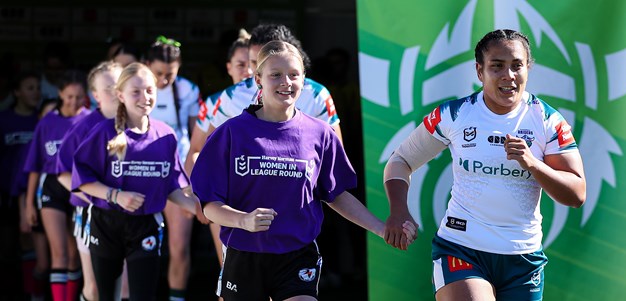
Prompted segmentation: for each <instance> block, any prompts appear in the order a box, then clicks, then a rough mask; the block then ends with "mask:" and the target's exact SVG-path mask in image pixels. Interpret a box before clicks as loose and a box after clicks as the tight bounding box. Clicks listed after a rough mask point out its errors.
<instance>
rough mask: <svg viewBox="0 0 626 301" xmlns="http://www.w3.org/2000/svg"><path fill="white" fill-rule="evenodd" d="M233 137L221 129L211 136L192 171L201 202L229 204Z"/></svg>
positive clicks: (195, 188) (192, 184)
mask: <svg viewBox="0 0 626 301" xmlns="http://www.w3.org/2000/svg"><path fill="white" fill-rule="evenodd" d="M230 140H231V135H230V131H229V129H228V128H225V127H220V128H218V129H216V130H215V131H214V132H213V134H211V136H209V138H208V140H207V142H206V143H205V145H204V147H203V148H202V150H201V151H200V154H199V155H198V159H197V160H196V164H195V165H194V167H193V170H192V171H191V186H192V187H193V192H194V193H195V194H196V195H197V196H198V198H199V199H200V202H202V203H208V202H215V201H220V202H223V203H227V195H228V181H229V170H230V163H231V162H230V158H231V156H230V151H229V145H230Z"/></svg>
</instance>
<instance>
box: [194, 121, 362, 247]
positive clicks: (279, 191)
mask: <svg viewBox="0 0 626 301" xmlns="http://www.w3.org/2000/svg"><path fill="white" fill-rule="evenodd" d="M191 183H192V187H193V190H194V193H196V195H197V196H198V197H199V198H200V201H202V202H214V201H220V202H223V203H224V204H226V205H228V206H231V207H233V208H235V209H238V210H241V211H245V212H251V211H253V210H255V209H256V208H273V209H274V210H275V211H276V212H277V213H278V215H277V216H276V218H275V219H274V221H273V222H272V225H271V226H270V228H269V230H268V231H264V232H256V233H252V232H248V231H246V230H243V229H237V228H229V227H222V230H221V233H220V238H221V240H222V242H223V243H224V244H225V245H226V246H228V247H231V248H234V249H237V250H241V251H249V252H260V253H274V254H283V253H286V252H290V251H294V250H297V249H300V248H302V247H304V246H306V245H308V244H310V243H311V242H312V241H313V240H314V239H315V238H316V237H317V236H318V235H319V233H320V231H321V225H322V220H323V218H324V215H323V211H322V203H321V201H326V202H332V201H333V200H334V199H335V197H336V196H338V195H339V194H341V193H343V192H344V191H345V190H347V189H350V188H354V187H355V186H356V174H355V172H354V169H353V168H352V166H351V165H350V162H349V161H348V158H347V157H346V154H345V152H344V150H343V148H342V146H341V143H340V142H339V139H338V138H337V136H336V135H335V133H334V131H333V129H332V128H331V127H330V126H329V125H328V124H326V123H324V122H322V121H320V120H317V119H315V118H312V117H310V116H308V115H306V114H303V113H301V112H300V111H299V110H297V111H296V115H295V116H294V117H293V118H292V119H290V120H288V121H286V122H268V121H264V120H261V119H258V118H256V116H255V115H253V113H250V112H248V110H246V111H244V112H243V113H242V114H241V115H239V116H237V117H233V118H231V119H229V120H228V121H226V122H225V123H224V124H223V125H221V126H219V127H218V128H217V129H216V130H215V132H213V133H212V134H211V136H209V139H208V140H207V142H206V144H205V146H204V148H203V149H202V151H201V152H200V155H199V157H198V160H197V161H196V164H195V166H194V169H193V172H192V173H191Z"/></svg>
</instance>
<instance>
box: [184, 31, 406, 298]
mask: <svg viewBox="0 0 626 301" xmlns="http://www.w3.org/2000/svg"><path fill="white" fill-rule="evenodd" d="M258 62H259V63H258V68H257V74H256V75H255V80H256V83H257V84H258V85H259V89H261V90H262V92H261V93H262V105H260V106H251V107H250V108H248V109H247V110H246V111H244V112H243V113H242V114H241V115H239V116H237V117H234V118H232V119H230V120H228V121H226V123H224V124H223V125H222V126H220V127H218V128H217V129H216V130H215V132H213V134H212V135H211V136H210V137H209V140H208V141H207V143H206V144H205V146H204V148H203V149H202V151H201V153H200V155H199V157H198V160H197V161H196V165H195V166H194V169H193V172H192V175H191V182H192V184H193V185H192V186H193V190H194V192H195V193H196V194H197V195H198V197H199V198H200V200H201V201H202V202H205V203H206V204H205V205H204V214H205V215H206V216H207V217H208V218H209V219H210V220H211V221H213V222H215V223H218V224H220V225H222V226H223V227H222V230H221V235H220V237H221V240H222V243H223V244H224V245H225V246H226V251H225V253H224V264H223V268H222V274H221V277H220V282H219V284H218V291H217V293H218V295H219V296H221V297H223V298H224V300H227V301H229V300H264V299H265V300H267V299H268V298H271V299H272V300H286V299H288V300H316V298H317V283H318V281H319V275H320V271H321V265H322V258H321V256H320V255H319V252H318V248H317V244H316V243H315V239H316V237H317V236H318V235H319V233H320V230H321V224H322V220H323V212H322V201H324V202H326V203H327V204H328V205H329V206H330V207H331V208H332V209H334V210H336V211H337V212H338V213H339V214H341V215H342V216H344V217H345V218H347V219H348V220H350V221H352V222H354V223H355V224H357V225H359V226H361V227H363V228H365V229H367V230H369V231H371V232H373V233H375V234H377V235H378V236H382V235H383V230H384V224H383V223H382V222H381V221H380V220H379V219H378V218H376V217H375V216H374V215H372V214H371V213H370V212H369V211H368V210H367V208H365V206H363V204H361V203H360V202H359V201H358V200H357V199H356V198H354V196H352V195H351V194H350V193H349V192H347V191H346V190H347V189H350V188H353V187H354V186H356V174H355V172H354V170H353V169H352V166H351V165H350V162H349V161H348V158H347V157H346V154H345V152H344V150H343V148H342V146H341V143H340V141H339V139H338V138H337V136H336V135H335V133H334V131H333V129H332V128H331V127H330V126H329V125H328V124H325V123H324V122H322V121H319V120H317V119H315V118H312V117H310V116H307V115H305V114H303V113H301V112H300V111H299V110H297V109H296V108H295V106H294V105H295V101H296V99H298V96H299V94H300V91H301V88H302V86H303V82H304V64H303V60H302V56H301V54H300V52H299V51H298V50H297V49H296V48H295V47H294V46H293V45H291V44H289V43H285V42H281V41H273V42H270V43H268V44H266V45H265V46H263V48H262V49H261V51H260V53H259V60H258ZM209 162H210V163H209ZM415 230H416V229H415V226H414V225H413V224H412V223H408V222H407V223H406V224H405V231H406V235H407V236H408V237H409V238H413V237H414V234H415Z"/></svg>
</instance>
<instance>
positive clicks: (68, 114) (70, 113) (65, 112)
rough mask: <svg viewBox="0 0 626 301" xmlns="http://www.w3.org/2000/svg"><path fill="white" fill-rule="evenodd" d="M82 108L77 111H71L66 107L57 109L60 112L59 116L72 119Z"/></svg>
mask: <svg viewBox="0 0 626 301" xmlns="http://www.w3.org/2000/svg"><path fill="white" fill-rule="evenodd" d="M82 109H83V108H82V107H80V108H79V109H78V110H72V109H71V108H70V107H68V106H61V108H59V112H61V115H63V116H65V117H74V116H76V115H77V114H78V113H79V112H80V111H81V110H82Z"/></svg>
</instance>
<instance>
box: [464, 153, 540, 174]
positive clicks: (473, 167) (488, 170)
mask: <svg viewBox="0 0 626 301" xmlns="http://www.w3.org/2000/svg"><path fill="white" fill-rule="evenodd" d="M459 165H461V166H463V169H465V171H468V172H473V173H482V174H486V175H490V176H502V177H513V178H522V179H530V177H532V174H531V173H530V171H528V170H525V169H517V168H507V167H505V166H504V164H502V163H501V164H500V166H490V165H486V164H484V163H483V162H481V161H478V160H468V159H465V160H463V158H459Z"/></svg>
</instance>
